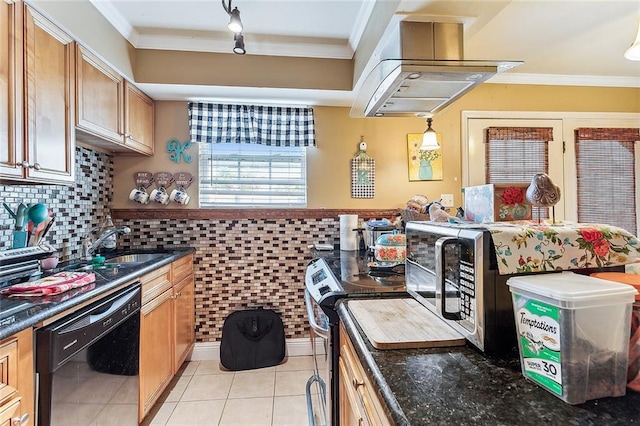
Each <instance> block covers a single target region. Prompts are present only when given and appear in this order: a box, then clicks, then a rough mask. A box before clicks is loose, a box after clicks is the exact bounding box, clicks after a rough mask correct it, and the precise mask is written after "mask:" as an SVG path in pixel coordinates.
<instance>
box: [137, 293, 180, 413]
mask: <svg viewBox="0 0 640 426" xmlns="http://www.w3.org/2000/svg"><path fill="white" fill-rule="evenodd" d="M172 301H173V299H172V290H171V289H169V290H167V291H165V292H164V293H162V294H161V295H160V296H158V297H156V298H155V299H153V300H152V301H150V302H148V303H147V304H143V305H142V310H141V312H140V377H139V379H140V390H139V406H138V416H139V419H138V420H139V421H142V419H143V418H144V417H145V416H146V415H147V413H149V411H150V410H151V408H152V407H153V404H155V402H156V401H157V400H158V398H159V397H160V394H161V393H162V391H163V390H164V389H165V388H166V386H167V385H168V384H169V382H170V381H171V379H172V378H173V352H172V350H171V347H172V343H173V333H172V329H173V306H172Z"/></svg>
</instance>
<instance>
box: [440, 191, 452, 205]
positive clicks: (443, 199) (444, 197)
mask: <svg viewBox="0 0 640 426" xmlns="http://www.w3.org/2000/svg"><path fill="white" fill-rule="evenodd" d="M440 203H441V204H442V205H443V206H445V207H453V194H440Z"/></svg>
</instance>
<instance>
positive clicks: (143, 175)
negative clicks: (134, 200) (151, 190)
mask: <svg viewBox="0 0 640 426" xmlns="http://www.w3.org/2000/svg"><path fill="white" fill-rule="evenodd" d="M133 178H134V179H135V181H136V187H137V188H145V189H146V188H148V187H150V186H151V183H152V182H153V174H152V173H151V172H136V173H134V174H133Z"/></svg>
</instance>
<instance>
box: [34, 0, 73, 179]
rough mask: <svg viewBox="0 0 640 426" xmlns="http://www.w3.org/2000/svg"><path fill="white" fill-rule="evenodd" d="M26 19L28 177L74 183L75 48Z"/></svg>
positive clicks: (40, 22)
mask: <svg viewBox="0 0 640 426" xmlns="http://www.w3.org/2000/svg"><path fill="white" fill-rule="evenodd" d="M24 15H25V19H24V22H25V102H26V108H25V111H26V113H25V114H26V115H25V120H26V134H25V139H26V142H27V147H28V151H27V155H26V158H25V160H26V161H28V163H29V166H30V168H28V169H26V172H25V173H26V176H25V177H27V178H29V179H31V180H38V181H44V182H51V181H58V182H73V180H74V157H75V152H74V146H75V140H74V138H75V133H74V120H73V118H74V108H75V103H74V102H73V93H74V91H75V77H74V76H75V65H74V64H75V43H74V42H73V39H71V37H69V36H68V35H67V34H66V33H64V32H63V31H62V30H60V29H59V28H58V27H56V26H55V25H53V24H52V23H51V22H49V21H48V20H47V19H46V18H44V17H43V16H42V15H40V14H39V13H37V12H35V11H34V10H33V9H30V8H29V7H26V9H25V11H24Z"/></svg>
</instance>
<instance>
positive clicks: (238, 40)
mask: <svg viewBox="0 0 640 426" xmlns="http://www.w3.org/2000/svg"><path fill="white" fill-rule="evenodd" d="M227 1H228V3H227ZM222 7H223V8H224V11H225V12H227V14H228V15H229V16H230V19H229V24H228V25H227V28H229V30H230V31H232V32H233V33H234V36H233V41H234V46H233V52H234V53H236V54H238V55H244V54H245V53H247V51H246V50H245V48H244V36H243V35H242V29H243V26H242V20H240V11H239V10H238V8H237V7H234V8H233V10H232V9H231V0H222Z"/></svg>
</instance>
